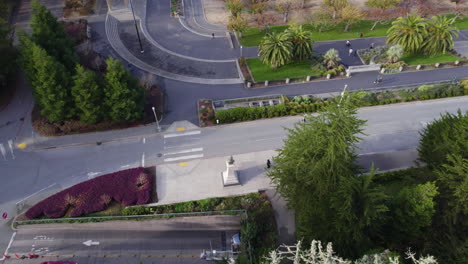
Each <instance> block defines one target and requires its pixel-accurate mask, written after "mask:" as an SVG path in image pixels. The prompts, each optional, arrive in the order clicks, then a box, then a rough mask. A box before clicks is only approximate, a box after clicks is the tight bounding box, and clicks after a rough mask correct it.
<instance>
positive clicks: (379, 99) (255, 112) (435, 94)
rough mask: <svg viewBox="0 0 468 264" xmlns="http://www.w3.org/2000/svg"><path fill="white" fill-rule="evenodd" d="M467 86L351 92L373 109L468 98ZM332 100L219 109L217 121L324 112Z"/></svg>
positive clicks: (358, 102)
mask: <svg viewBox="0 0 468 264" xmlns="http://www.w3.org/2000/svg"><path fill="white" fill-rule="evenodd" d="M467 87H468V81H467V80H463V81H461V83H460V84H448V83H447V84H436V85H423V86H421V87H419V88H416V89H407V90H399V91H384V92H377V93H370V92H365V91H359V92H353V93H351V96H352V100H353V101H354V103H355V104H356V106H359V107H361V106H374V105H384V104H394V103H400V102H410V101H416V100H429V99H436V98H444V97H451V96H461V95H468V88H467ZM306 98H307V99H306ZM333 101H334V99H333V98H325V99H319V98H310V97H294V98H293V99H292V100H291V101H289V100H286V101H285V102H284V103H283V104H278V105H275V106H265V107H235V108H231V109H226V110H218V111H216V115H215V119H217V120H219V122H220V123H234V122H242V121H250V120H256V119H261V118H272V117H279V116H287V115H297V114H301V113H313V112H318V111H320V110H322V109H323V108H324V107H325V106H326V105H328V104H330V103H331V102H333Z"/></svg>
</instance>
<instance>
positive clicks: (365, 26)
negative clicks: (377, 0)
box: [240, 14, 468, 47]
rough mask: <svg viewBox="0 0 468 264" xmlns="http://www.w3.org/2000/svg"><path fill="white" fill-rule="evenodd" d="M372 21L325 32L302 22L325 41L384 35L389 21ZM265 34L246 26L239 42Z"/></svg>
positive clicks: (467, 23) (462, 22) (253, 41)
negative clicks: (383, 23)
mask: <svg viewBox="0 0 468 264" xmlns="http://www.w3.org/2000/svg"><path fill="white" fill-rule="evenodd" d="M447 16H449V17H453V15H452V14H448V15H447ZM373 23H374V21H373V20H361V21H360V22H358V23H356V24H354V25H352V26H351V27H350V29H349V32H343V29H344V24H343V23H339V24H338V26H337V27H336V28H335V29H332V30H329V31H326V32H318V31H314V30H312V26H311V25H310V24H304V25H303V26H304V28H306V29H308V30H310V31H311V32H312V38H313V40H315V41H325V40H340V39H343V40H345V39H354V38H359V34H360V33H361V32H362V33H363V34H364V37H365V38H368V37H385V36H386V35H387V30H388V29H389V28H390V26H391V23H388V24H385V25H382V24H378V25H377V26H376V27H375V29H374V30H373V31H371V30H370V29H371V28H372V25H373ZM453 25H454V26H456V27H457V28H458V29H460V30H462V29H468V17H466V18H464V19H458V20H457V21H456V22H455V23H454V24H453ZM286 28H288V26H287V25H282V26H272V27H271V32H283V31H284V30H285V29H286ZM265 35H266V32H265V31H260V29H259V28H255V27H252V28H248V29H246V30H245V32H244V33H243V34H242V36H243V37H242V39H241V40H240V42H241V44H242V45H243V46H246V47H251V46H258V45H259V44H260V41H261V40H262V38H263V37H264V36H265Z"/></svg>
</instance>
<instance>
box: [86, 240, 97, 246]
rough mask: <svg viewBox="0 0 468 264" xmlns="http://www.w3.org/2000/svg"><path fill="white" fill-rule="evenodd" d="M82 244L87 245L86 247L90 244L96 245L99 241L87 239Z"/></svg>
mask: <svg viewBox="0 0 468 264" xmlns="http://www.w3.org/2000/svg"><path fill="white" fill-rule="evenodd" d="M83 244H84V245H86V246H88V247H89V246H91V245H93V246H97V245H99V241H92V240H88V241H85V242H83Z"/></svg>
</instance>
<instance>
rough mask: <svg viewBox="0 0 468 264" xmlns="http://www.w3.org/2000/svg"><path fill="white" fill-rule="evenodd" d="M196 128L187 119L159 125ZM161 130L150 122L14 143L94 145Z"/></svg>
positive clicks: (49, 146)
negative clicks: (142, 124)
mask: <svg viewBox="0 0 468 264" xmlns="http://www.w3.org/2000/svg"><path fill="white" fill-rule="evenodd" d="M196 128H198V127H197V126H195V125H193V124H192V123H190V122H188V121H177V122H174V123H172V124H171V125H166V126H161V132H175V131H184V130H191V129H196ZM161 132H158V129H157V126H156V124H155V123H151V124H148V125H145V126H138V127H131V128H126V129H117V130H111V131H103V132H93V133H84V134H75V135H68V136H58V137H43V136H38V137H34V138H32V137H23V138H18V139H17V141H16V142H15V144H16V145H18V144H21V143H26V150H30V151H34V150H41V149H53V148H66V147H77V146H89V145H96V144H97V143H98V142H100V143H101V144H105V143H110V142H116V141H124V140H131V139H140V138H144V137H152V136H157V135H159V134H160V133H161Z"/></svg>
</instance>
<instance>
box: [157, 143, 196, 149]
mask: <svg viewBox="0 0 468 264" xmlns="http://www.w3.org/2000/svg"><path fill="white" fill-rule="evenodd" d="M196 145H200V144H199V143H193V144H184V145H177V146H172V147H171V146H164V149H173V148H180V147H190V146H196Z"/></svg>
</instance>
